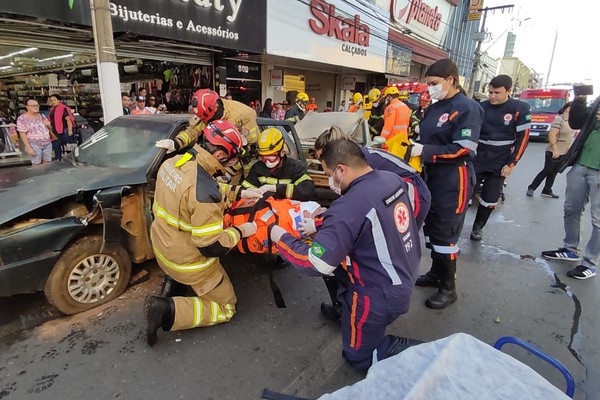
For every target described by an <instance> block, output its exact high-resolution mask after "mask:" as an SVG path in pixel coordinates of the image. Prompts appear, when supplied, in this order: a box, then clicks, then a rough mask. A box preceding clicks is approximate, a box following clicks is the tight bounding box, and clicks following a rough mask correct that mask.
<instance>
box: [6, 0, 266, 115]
mask: <svg viewBox="0 0 600 400" xmlns="http://www.w3.org/2000/svg"><path fill="white" fill-rule="evenodd" d="M266 2H267V0H251V1H250V0H238V1H230V2H206V1H195V0H194V1H181V0H114V1H111V2H110V13H111V16H112V24H113V31H114V38H115V47H116V53H117V54H116V55H117V59H118V62H119V72H120V81H121V89H122V91H123V92H125V93H128V94H129V93H130V92H137V91H139V90H140V89H141V88H145V89H146V90H147V91H148V93H149V94H150V93H152V94H154V95H156V96H157V97H159V99H158V100H159V101H160V102H163V103H165V104H167V105H168V107H169V109H170V110H171V111H172V112H178V111H182V112H186V111H187V106H188V103H189V97H190V95H191V93H193V91H194V90H195V89H197V88H201V87H209V88H215V89H219V87H217V86H216V85H217V84H219V83H221V84H222V83H223V82H218V81H217V75H216V71H215V69H216V67H218V66H221V65H224V61H221V60H223V59H224V57H226V56H235V55H238V54H240V52H243V53H245V54H252V53H262V52H263V50H264V48H265V33H264V30H265V26H266V12H265V9H266ZM0 10H2V11H1V14H0V81H2V83H3V85H4V86H3V87H4V90H3V91H1V92H0V107H7V106H9V107H16V109H17V112H18V108H20V106H22V102H23V101H24V99H25V98H26V96H30V95H35V96H36V97H39V100H40V102H44V99H45V98H46V97H47V96H48V94H52V93H59V94H63V95H65V96H66V98H67V103H68V104H69V105H70V106H71V107H72V108H73V109H74V110H75V111H79V112H81V113H82V114H83V115H84V116H88V117H91V118H96V117H98V118H99V117H100V116H101V107H100V96H99V87H98V83H97V82H98V78H97V72H96V55H95V48H94V40H93V37H92V33H91V28H90V26H91V12H90V6H89V2H88V1H75V2H72V1H68V0H44V1H43V2H42V1H38V0H20V1H18V2H16V1H12V0H0ZM244 70H245V69H244ZM248 72H249V73H250V72H252V76H253V77H252V79H254V80H256V79H258V81H259V82H260V69H259V70H258V71H254V70H252V71H250V68H248ZM230 77H231V78H233V79H238V78H239V77H236V76H235V74H233V73H232V74H231V75H230ZM232 82H233V81H232ZM227 83H229V81H228V82H227ZM222 88H224V89H225V90H227V89H226V87H222ZM85 114H87V115H85Z"/></svg>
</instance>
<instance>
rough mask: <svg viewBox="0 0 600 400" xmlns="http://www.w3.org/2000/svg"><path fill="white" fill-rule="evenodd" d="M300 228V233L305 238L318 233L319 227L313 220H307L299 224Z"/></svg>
mask: <svg viewBox="0 0 600 400" xmlns="http://www.w3.org/2000/svg"><path fill="white" fill-rule="evenodd" d="M299 225H300V227H299V228H298V232H300V233H301V234H303V235H304V236H310V235H313V234H315V233H317V227H316V226H315V220H314V219H312V218H305V219H303V220H302V221H300V223H299Z"/></svg>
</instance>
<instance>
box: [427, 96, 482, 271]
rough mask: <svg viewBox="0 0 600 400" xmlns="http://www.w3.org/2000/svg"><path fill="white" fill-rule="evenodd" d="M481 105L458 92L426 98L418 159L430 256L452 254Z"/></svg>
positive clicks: (471, 179) (470, 182)
mask: <svg viewBox="0 0 600 400" xmlns="http://www.w3.org/2000/svg"><path fill="white" fill-rule="evenodd" d="M482 121H483V109H482V108H481V107H480V106H479V104H477V103H476V102H475V101H473V100H471V99H469V98H467V97H466V96H465V95H463V94H461V93H457V94H456V95H454V96H453V97H451V98H449V99H446V100H441V101H438V102H437V103H434V104H431V105H430V106H429V107H427V109H426V110H425V117H424V118H423V120H422V121H421V123H420V124H419V129H420V135H421V144H423V154H422V159H423V162H424V165H425V171H426V174H427V186H428V187H429V191H430V192H431V208H430V209H429V214H427V217H426V218H425V226H424V227H423V232H424V233H425V242H426V243H425V244H426V246H427V247H428V248H430V249H431V250H432V252H431V258H432V259H434V261H435V260H440V261H442V262H444V261H446V260H456V258H457V256H458V251H459V248H458V246H457V242H458V238H459V236H460V233H461V230H462V227H463V224H464V217H465V211H466V209H467V205H468V202H469V198H470V197H471V195H472V193H473V187H474V184H475V172H474V170H473V165H472V162H471V159H472V158H473V157H475V154H476V150H477V142H478V140H479V131H480V129H481V123H482Z"/></svg>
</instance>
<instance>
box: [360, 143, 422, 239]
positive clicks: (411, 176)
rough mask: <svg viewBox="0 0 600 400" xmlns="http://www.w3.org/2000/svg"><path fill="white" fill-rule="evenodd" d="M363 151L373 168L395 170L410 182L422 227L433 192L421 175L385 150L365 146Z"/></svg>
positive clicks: (413, 203)
mask: <svg viewBox="0 0 600 400" xmlns="http://www.w3.org/2000/svg"><path fill="white" fill-rule="evenodd" d="M362 152H363V154H364V155H365V159H366V160H367V164H369V166H370V167H371V168H373V169H377V170H380V171H390V172H393V173H395V174H396V175H398V176H400V177H401V178H402V179H404V181H405V182H406V183H408V184H409V193H408V195H409V197H410V199H411V203H412V205H413V212H414V214H415V219H416V221H417V226H418V227H419V229H420V228H421V226H423V222H424V221H425V217H426V216H427V213H428V212H429V206H430V205H431V193H430V192H429V189H428V188H427V184H426V183H425V181H424V180H423V178H421V175H419V173H418V172H417V171H415V169H414V168H413V167H411V166H410V165H408V164H407V163H406V162H404V160H402V159H401V158H400V157H397V156H395V155H393V154H392V153H389V152H387V151H385V150H379V149H373V148H367V147H363V148H362Z"/></svg>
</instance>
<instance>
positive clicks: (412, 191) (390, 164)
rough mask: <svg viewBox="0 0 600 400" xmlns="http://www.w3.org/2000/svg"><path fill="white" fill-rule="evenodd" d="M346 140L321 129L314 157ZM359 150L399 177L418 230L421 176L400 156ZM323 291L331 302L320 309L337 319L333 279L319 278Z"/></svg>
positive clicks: (424, 191)
mask: <svg viewBox="0 0 600 400" xmlns="http://www.w3.org/2000/svg"><path fill="white" fill-rule="evenodd" d="M337 139H349V138H348V136H347V135H345V134H344V133H343V132H342V131H341V130H340V129H339V128H337V127H333V128H331V129H330V130H328V131H325V132H323V133H322V134H321V135H320V136H319V137H318V138H317V140H316V142H315V157H316V158H319V157H320V156H321V153H322V152H323V148H324V147H325V145H326V144H327V143H329V142H331V141H333V140H337ZM361 150H362V153H363V155H364V156H365V160H366V161H367V164H369V166H370V167H371V168H373V169H376V170H378V171H389V172H393V173H394V174H396V175H398V176H399V177H401V178H402V179H403V180H404V181H405V182H406V183H407V184H408V187H409V191H408V195H409V198H410V199H411V205H412V210H413V213H414V215H415V221H416V223H417V228H418V229H421V226H422V225H423V221H424V220H425V216H426V215H427V212H428V211H429V206H430V204H431V194H430V193H429V189H428V188H427V184H426V183H425V181H424V180H423V178H421V175H419V174H418V173H417V171H416V170H415V169H414V168H412V167H411V166H409V165H408V164H407V163H406V162H405V161H404V160H402V159H401V158H399V157H397V156H395V155H393V154H391V153H389V152H387V151H385V150H380V149H373V148H366V147H361ZM323 280H324V281H325V285H326V286H327V291H328V292H329V295H330V297H331V303H332V304H331V305H329V304H326V303H322V304H321V312H322V313H323V315H325V317H326V318H328V319H330V320H332V321H334V322H335V321H339V319H340V316H341V310H342V305H341V303H340V302H339V301H337V291H338V284H337V281H335V279H333V278H330V277H323Z"/></svg>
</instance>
